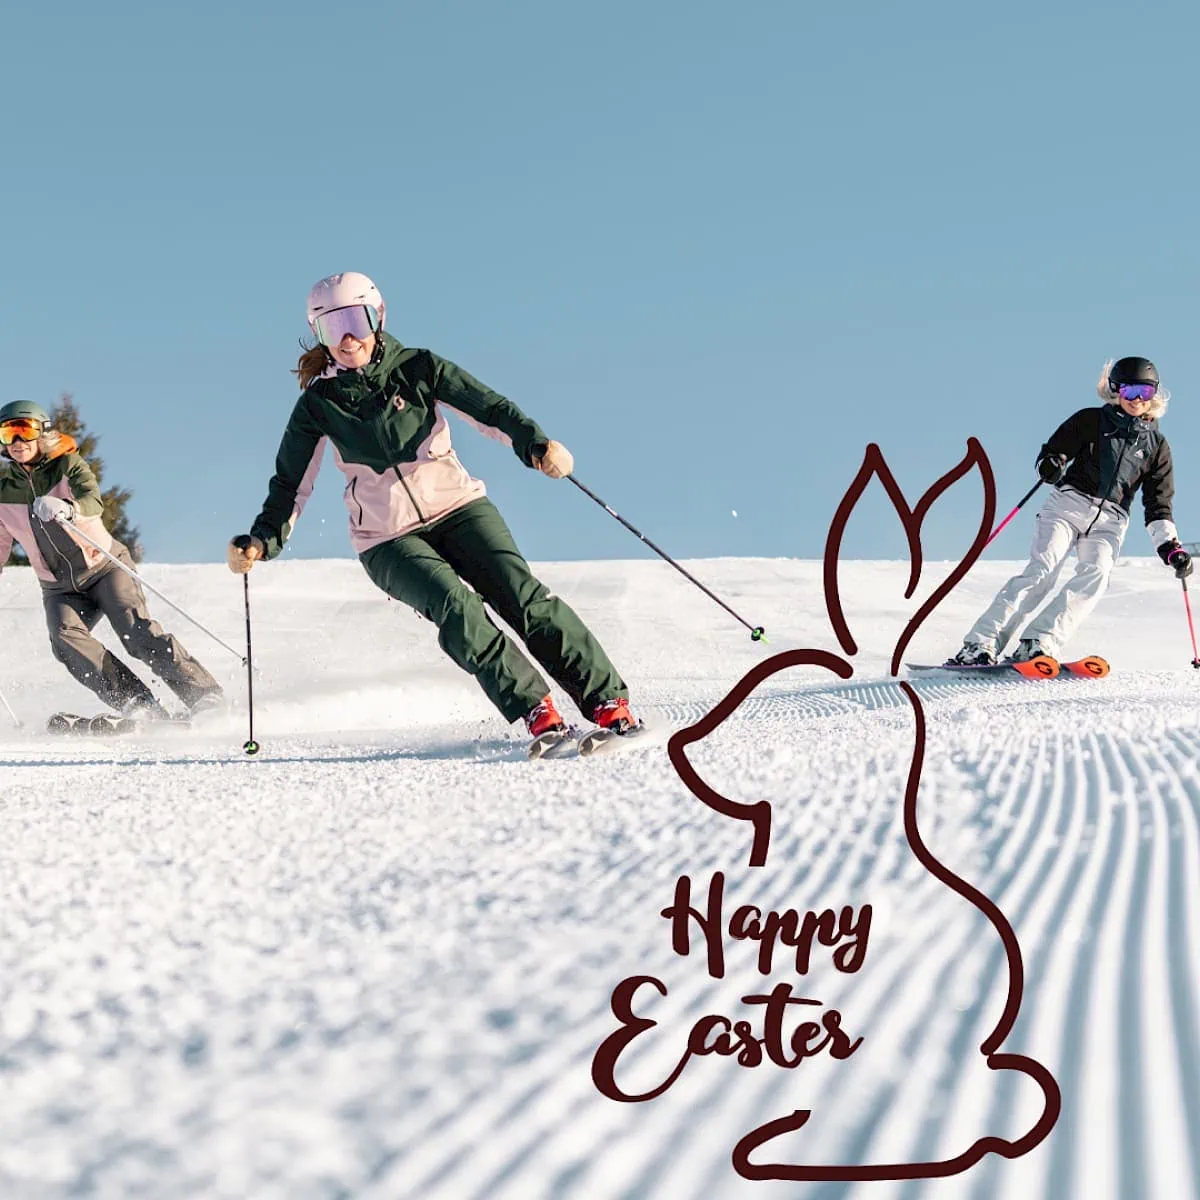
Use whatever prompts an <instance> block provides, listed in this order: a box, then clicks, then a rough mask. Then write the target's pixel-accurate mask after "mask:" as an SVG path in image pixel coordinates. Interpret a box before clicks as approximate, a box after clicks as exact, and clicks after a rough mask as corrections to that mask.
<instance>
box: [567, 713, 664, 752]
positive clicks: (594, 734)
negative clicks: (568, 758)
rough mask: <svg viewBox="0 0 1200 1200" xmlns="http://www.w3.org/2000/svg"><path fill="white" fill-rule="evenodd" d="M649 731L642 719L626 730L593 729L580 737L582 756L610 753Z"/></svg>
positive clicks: (635, 740)
mask: <svg viewBox="0 0 1200 1200" xmlns="http://www.w3.org/2000/svg"><path fill="white" fill-rule="evenodd" d="M647 732H649V731H648V730H647V729H646V726H645V725H643V724H642V723H641V722H640V721H639V722H638V723H637V724H636V725H633V726H631V727H630V728H629V729H626V730H623V731H622V730H617V729H592V730H590V731H589V732H588V733H585V734H584V735H583V737H581V738H580V739H579V753H580V755H581V757H584V758H589V757H591V756H592V755H593V754H608V753H610V752H611V751H613V750H622V749H624V748H625V747H626V746H629V745H631V744H633V743H636V742H637V741H638V739H639V738H641V737H642V736H643V735H644V734H646V733H647Z"/></svg>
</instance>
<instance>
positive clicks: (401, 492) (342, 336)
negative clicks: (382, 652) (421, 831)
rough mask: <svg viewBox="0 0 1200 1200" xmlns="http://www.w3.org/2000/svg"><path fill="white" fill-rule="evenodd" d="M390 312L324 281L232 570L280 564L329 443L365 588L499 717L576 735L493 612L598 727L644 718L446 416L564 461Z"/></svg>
mask: <svg viewBox="0 0 1200 1200" xmlns="http://www.w3.org/2000/svg"><path fill="white" fill-rule="evenodd" d="M384 320H385V306H384V302H383V297H382V296H381V295H380V293H379V289H378V288H377V287H376V286H375V284H374V283H372V282H371V280H370V279H368V278H367V277H366V276H365V275H361V274H358V273H357V272H346V273H343V274H338V275H330V276H328V277H327V278H325V279H322V280H320V281H319V282H317V283H316V284H315V285H314V286H313V288H312V290H311V292H310V293H309V297H308V323H309V326H310V328H311V329H312V331H313V333H314V334H315V335H316V338H317V344H316V345H315V346H313V347H312V348H311V349H309V350H307V351H306V352H305V353H304V354H303V355H302V356H301V358H300V362H299V364H298V366H297V368H296V372H295V373H296V374H297V375H298V376H299V379H300V386H301V389H302V391H301V395H300V399H299V400H298V401H297V403H296V407H295V409H294V410H293V411H292V415H291V418H290V419H289V421H288V423H287V428H286V429H285V430H284V434H283V440H282V441H281V443H280V446H279V454H278V457H277V458H276V462H275V475H274V477H273V478H272V480H271V483H270V487H269V489H268V492H267V498H266V501H265V503H264V504H263V508H262V511H261V512H260V513H259V515H258V517H257V518H256V519H255V521H254V523H253V524H252V525H251V527H250V533H249V535H242V536H240V537H237V538H235V539H233V541H231V542H230V544H229V549H228V560H229V566H230V569H231V570H233V571H234V572H236V573H239V574H241V573H244V572H246V571H248V570H250V568H251V567H252V566H253V565H254V563H255V561H256V560H258V559H259V558H267V559H270V558H274V557H275V556H276V555H277V554H278V553H279V552H280V550H282V548H283V545H284V542H286V540H287V538H288V536H289V534H290V533H291V531H292V528H293V526H294V525H295V522H296V519H297V518H298V517H299V515H300V512H301V510H302V509H303V507H304V503H305V501H306V500H307V499H308V497H309V495H310V494H311V493H312V488H313V483H314V481H315V479H316V474H317V471H318V469H319V467H320V463H321V458H322V455H323V452H324V449H325V446H326V444H327V443H328V444H329V445H330V446H331V447H332V449H333V456H334V461H335V462H336V463H337V465H338V468H339V469H340V470H341V471H342V473H343V475H345V477H346V487H345V491H344V501H345V504H346V508H347V510H348V513H349V518H350V540H351V543H352V545H353V546H354V549H355V550H356V551H357V553H358V556H359V559H360V561H361V562H362V564H363V567H364V568H365V569H366V572H367V574H368V575H369V576H370V577H371V579H372V580H373V581H374V583H375V584H376V585H377V586H379V587H380V588H382V589H383V591H385V592H386V593H387V594H388V595H389V596H393V597H395V599H397V600H402V601H404V602H405V603H406V604H409V605H411V607H413V608H414V609H416V610H417V612H419V613H420V614H421V615H422V616H424V617H426V618H428V619H429V620H431V621H432V622H434V624H436V625H437V627H438V641H439V644H440V645H441V647H442V649H443V650H445V651H446V653H447V654H448V655H449V656H450V657H451V658H452V659H453V660H454V661H455V662H456V663H458V665H459V666H460V667H462V668H463V670H465V671H467V672H469V673H470V674H472V675H474V676H475V678H476V679H477V680H478V682H479V684H480V686H481V687H482V688H483V690H484V692H485V693H486V695H487V697H488V699H489V700H491V702H492V703H493V704H494V705H495V706H496V708H497V709H499V711H500V712H501V713H502V714H503V716H504V718H505V720H507V721H516V720H520V719H523V720H524V721H525V724H526V727H527V728H528V730H529V732H530V734H531V735H532V736H533V737H534V739H535V742H536V743H537V745H538V746H539V748H541V747H545V746H548V745H552V744H553V743H555V742H556V741H560V740H561V741H567V740H569V739H570V738H571V736H572V731H571V730H570V729H569V727H568V726H567V723H566V722H565V721H564V720H563V718H562V716H560V714H559V713H558V711H557V710H556V708H555V705H554V701H553V699H552V698H551V696H550V689H549V686H548V685H547V683H546V680H545V679H544V678H543V676H542V675H541V674H540V673H539V672H538V671H537V670H536V669H535V667H534V666H533V665H532V664H531V663H530V662H529V660H528V659H527V658H526V657H525V655H523V654H522V653H521V651H520V650H519V649H518V648H517V646H516V645H514V644H513V642H512V640H511V639H510V638H509V637H507V636H506V635H505V634H504V633H503V632H502V631H501V630H500V629H499V628H497V626H496V625H495V624H493V622H492V620H491V619H490V617H489V616H488V613H487V610H486V609H485V608H484V602H485V601H486V602H487V603H488V604H490V605H491V606H492V608H493V609H494V610H495V611H496V612H497V613H498V614H499V616H500V617H501V618H502V619H503V620H504V621H505V622H506V623H507V624H508V625H509V627H510V628H512V629H513V630H515V631H516V632H517V634H518V635H519V636H520V638H521V640H522V641H523V642H524V643H525V646H526V648H527V649H528V650H529V652H530V654H531V655H532V656H533V657H534V658H535V659H536V660H537V661H538V662H539V663H540V664H541V666H542V667H543V668H544V669H545V671H546V673H547V674H548V675H550V676H551V677H552V678H553V679H554V680H555V681H556V682H557V683H558V684H559V685H560V686H561V687H562V688H563V690H564V691H565V692H566V693H567V694H568V695H569V696H570V697H571V699H572V701H574V703H575V704H576V705H577V706H578V708H579V710H580V712H581V713H582V714H583V715H584V717H585V718H586V719H588V720H590V721H593V722H594V723H595V724H596V725H598V726H600V727H601V728H604V729H610V730H612V731H614V732H616V733H626V732H628V731H629V730H631V729H634V728H636V727H637V722H635V720H634V717H633V715H632V713H631V712H630V710H629V703H628V696H629V693H628V689H627V688H626V686H625V683H624V681H623V680H622V679H621V677H620V675H619V674H618V673H617V670H616V668H615V667H614V666H613V665H612V663H611V662H610V661H609V659H608V656H607V655H606V654H605V653H604V650H603V649H602V648H601V646H600V643H599V642H598V641H597V640H596V638H595V637H594V636H593V635H592V633H591V632H590V631H589V630H588V628H587V627H586V626H585V625H584V623H583V622H582V621H581V620H580V619H579V617H578V616H576V614H575V613H574V612H573V611H572V610H571V609H570V608H569V607H568V606H567V605H566V604H565V603H564V602H563V601H562V600H560V599H559V598H558V597H557V596H554V595H552V594H551V593H550V592H549V590H548V589H547V588H546V586H545V585H544V584H543V583H541V582H540V581H539V580H538V579H537V578H536V577H535V576H534V575H533V573H532V572H531V571H530V569H529V564H528V563H527V562H526V561H525V559H524V558H523V557H522V556H521V553H520V551H519V550H518V549H517V547H516V544H515V543H514V541H513V538H512V534H511V533H510V532H509V530H508V527H507V525H506V524H505V522H504V519H503V517H501V515H500V513H499V511H498V510H497V509H496V508H495V506H494V505H493V504H492V502H491V501H490V500H488V499H487V497H486V494H485V488H484V485H483V483H482V482H481V481H480V480H478V479H475V478H473V477H472V476H471V475H469V474H468V473H467V471H466V470H465V469H464V468H463V466H462V464H461V463H460V462H459V460H458V457H457V456H456V455H455V453H454V450H453V448H452V447H451V444H450V429H449V426H448V425H447V423H446V416H445V412H444V410H446V409H453V410H454V411H455V412H456V413H457V414H458V415H459V416H461V417H463V418H464V419H465V420H466V421H467V422H468V423H469V424H471V425H473V426H474V427H475V428H477V429H479V430H480V431H481V432H483V433H485V434H487V435H489V436H492V437H496V438H498V439H499V440H501V441H503V442H506V443H507V444H509V445H511V447H512V449H513V450H514V452H515V453H516V455H517V457H518V458H519V459H520V460H521V461H522V462H523V463H524V464H525V465H526V466H527V467H535V468H537V469H538V470H540V471H541V472H542V473H543V474H545V475H548V476H549V477H550V478H552V479H561V478H563V477H564V476H567V475H569V474H570V473H571V470H572V468H573V465H574V464H573V460H572V457H571V454H570V452H569V451H568V450H567V448H566V447H565V446H563V445H562V444H561V443H559V442H556V441H554V440H553V439H551V438H549V437H548V436H547V435H546V434H545V433H544V432H543V431H542V429H541V428H540V427H539V426H538V425H537V424H536V422H534V421H532V420H530V418H529V417H527V416H526V415H525V414H524V413H523V412H522V411H521V410H520V409H519V408H518V407H517V406H516V405H515V404H513V403H512V401H510V400H507V399H505V398H504V397H503V396H501V395H498V394H497V393H496V392H493V391H491V390H490V389H489V388H487V387H485V386H484V385H483V384H481V383H480V382H479V381H478V380H476V379H474V378H472V377H471V376H470V375H468V374H467V372H466V371H463V370H462V369H460V368H459V367H457V366H455V365H454V364H453V363H451V362H448V361H447V360H446V359H444V358H440V357H438V355H436V354H433V353H431V352H430V351H429V350H419V349H411V348H407V347H405V346H402V345H401V344H400V343H399V342H398V341H396V339H395V338H394V337H392V336H391V334H389V333H386V332H384Z"/></svg>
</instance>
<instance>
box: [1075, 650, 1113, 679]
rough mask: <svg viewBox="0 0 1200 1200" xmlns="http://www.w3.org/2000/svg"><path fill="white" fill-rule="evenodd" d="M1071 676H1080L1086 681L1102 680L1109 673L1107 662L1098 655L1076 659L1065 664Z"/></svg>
mask: <svg viewBox="0 0 1200 1200" xmlns="http://www.w3.org/2000/svg"><path fill="white" fill-rule="evenodd" d="M1066 666H1067V669H1068V670H1069V671H1070V672H1071V674H1072V675H1082V676H1084V677H1085V678H1088V679H1103V678H1104V677H1105V675H1107V674H1108V672H1109V666H1108V662H1107V661H1106V660H1105V659H1103V658H1101V657H1100V655H1098V654H1089V655H1088V656H1087V657H1086V658H1077V659H1076V660H1075V661H1074V662H1070V663H1067V664H1066Z"/></svg>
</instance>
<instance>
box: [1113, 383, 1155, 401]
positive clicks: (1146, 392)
mask: <svg viewBox="0 0 1200 1200" xmlns="http://www.w3.org/2000/svg"><path fill="white" fill-rule="evenodd" d="M1117 394H1118V395H1119V396H1120V397H1121V399H1122V400H1129V401H1130V402H1133V401H1137V400H1143V401H1144V400H1153V399H1154V397H1155V396H1156V395H1157V394H1158V384H1157V383H1123V384H1121V386H1120V387H1119V388H1117Z"/></svg>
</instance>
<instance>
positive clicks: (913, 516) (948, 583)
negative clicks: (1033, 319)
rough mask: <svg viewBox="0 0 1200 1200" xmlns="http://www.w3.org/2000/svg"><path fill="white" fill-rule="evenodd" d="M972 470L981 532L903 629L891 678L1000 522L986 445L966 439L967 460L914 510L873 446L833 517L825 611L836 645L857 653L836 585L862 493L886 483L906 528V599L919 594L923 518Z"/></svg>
mask: <svg viewBox="0 0 1200 1200" xmlns="http://www.w3.org/2000/svg"><path fill="white" fill-rule="evenodd" d="M973 469H977V470H978V471H979V475H980V479H981V480H982V482H983V512H982V513H981V514H980V521H979V532H978V533H977V534H976V535H975V540H974V541H973V542H972V543H971V545H970V547H969V548H968V550H967V553H966V554H965V555H964V556H963V558H962V561H961V562H960V563H959V564H958V566H957V567H955V568H954V570H953V571H951V572H950V574H949V575H948V576H947V577H946V579H945V580H943V582H942V583H941V584H939V585H938V587H937V588H935V589H934V592H933V594H932V595H931V596H930V597H929V599H928V600H926V601H925V603H924V604H922V605H921V607H920V608H919V609H918V610H917V612H916V613H915V614H914V615H913V617H912V619H911V620H910V621H909V622H908V624H907V625H905V627H904V632H903V633H901V635H900V638H899V640H898V641H897V642H896V647H895V650H894V651H893V653H892V661H891V666H890V670H891V673H892V674H893V675H898V674H899V673H900V663H901V661H902V659H903V657H904V651H905V650H906V649H907V648H908V644H909V642H910V641H911V640H912V638H913V636H914V635H915V634H916V632H917V630H918V629H919V628H920V627H921V625H922V623H923V622H924V621H925V618H926V617H928V616H929V614H930V613H931V612H933V610H934V609H935V608H936V607H937V606H938V605H939V604H940V603H941V602H942V601H943V600H944V599H945V598H946V597H947V596H948V595H949V594H950V592H951V591H952V590H953V589H954V587H955V586H956V585H957V584H958V582H959V580H961V579H962V578H963V576H964V575H966V573H967V572H968V571H969V570H970V569H971V567H972V566H973V565H974V564H975V561H976V560H977V559H978V558H979V556H980V555H981V554H982V553H983V549H984V547H985V546H986V545H987V539H988V535H989V534H990V532H991V529H992V525H993V524H994V523H995V520H996V479H995V476H994V475H993V474H992V464H991V462H990V461H989V460H988V456H987V454H986V453H985V452H984V449H983V446H982V445H981V444H980V442H979V441H978V439H976V438H968V439H967V452H966V454H965V455H963V458H962V461H961V462H960V463H959V464H958V465H957V466H955V467H952V468H951V469H950V470H949V471H947V472H946V474H945V475H943V476H942V477H941V478H940V479H938V480H937V481H936V482H935V483H934V484H933V485H932V486H931V487H930V488H929V489H928V490H927V491H926V492H925V494H924V495H923V496H922V497H921V498H920V500H918V501H917V505H916V507H915V508H909V506H908V501H907V500H906V499H905V498H904V493H903V492H902V491H901V490H900V485H899V484H898V483H897V482H896V477H895V476H894V475H893V474H892V471H891V468H890V467H889V466H888V465H887V460H886V459H885V458H884V457H883V451H882V450H880V448H879V447H878V446H877V445H876V444H875V443H874V442H872V443H870V444H869V445H868V446H867V449H866V453H865V454H864V455H863V462H862V466H861V467H860V468H859V470H858V474H857V475H856V476H855V477H854V481H853V482H852V483H851V484H850V486H849V488H847V489H846V494H845V495H844V496H843V497H842V502H841V504H839V505H838V509H837V512H835V513H834V515H833V520H832V521H831V522H830V525H829V537H828V538H827V539H826V541H825V608H826V611H827V612H828V613H829V619H830V621H831V622H832V623H833V630H834V633H835V635H836V636H837V640H838V644H839V645H840V646H841V647H842V649H843V650H844V651H845V652H846V653H847V654H851V655H853V654H857V653H858V643H857V642H855V640H854V637H853V635H852V634H851V633H850V626H849V624H848V623H847V621H846V614H845V610H844V608H843V607H842V597H841V590H840V588H839V586H838V559H839V556H840V554H841V549H842V538H843V536H844V535H845V532H846V526H847V525H848V524H849V521H850V517H851V514H852V513H853V512H854V508H855V505H857V504H858V502H859V500H860V499H861V498H862V495H863V493H864V492H865V491H866V490H867V486H868V484H870V482H871V479H872V478H873V477H878V479H879V482H880V483H881V484H883V490H884V491H885V492H887V494H888V498H889V499H890V500H891V502H892V507H893V508H894V509H895V510H896V513H897V515H898V516H899V517H900V523H901V525H903V526H904V532H905V535H906V536H907V538H908V553H909V560H910V563H911V567H910V570H909V576H908V586H907V588H906V589H905V592H904V598H905V599H906V600H907V599H909V598H910V597H911V596H912V594H913V593H914V592H915V591H916V590H917V585H918V584H919V583H920V582H921V567H922V565H923V556H922V551H921V526H922V524H923V523H924V521H925V515H926V514H927V513H928V512H929V510H930V509H931V508H932V507H933V505H934V503H935V502H936V501H937V500H938V499H939V498H940V497H941V495H942V493H943V492H945V491H947V490H948V489H949V488H951V487H953V486H954V484H956V483H957V482H958V481H959V480H960V479H963V478H965V477H966V476H967V475H968V474H970V472H971V471H972V470H973Z"/></svg>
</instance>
